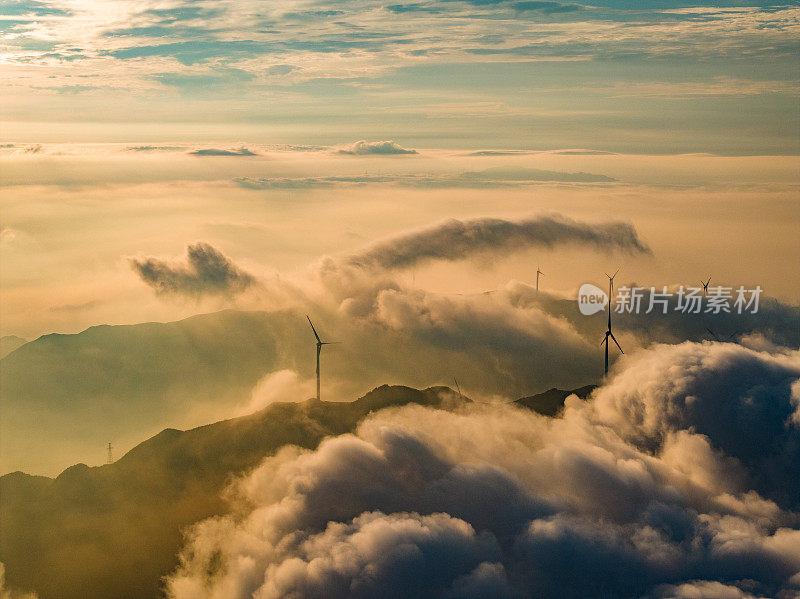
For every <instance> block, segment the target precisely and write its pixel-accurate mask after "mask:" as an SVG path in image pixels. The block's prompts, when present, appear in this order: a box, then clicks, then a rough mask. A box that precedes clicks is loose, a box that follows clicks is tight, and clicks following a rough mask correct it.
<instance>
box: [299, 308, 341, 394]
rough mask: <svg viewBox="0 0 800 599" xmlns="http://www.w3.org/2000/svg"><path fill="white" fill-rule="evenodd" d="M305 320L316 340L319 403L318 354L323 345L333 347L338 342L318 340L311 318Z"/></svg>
mask: <svg viewBox="0 0 800 599" xmlns="http://www.w3.org/2000/svg"><path fill="white" fill-rule="evenodd" d="M306 318H308V324H310V325H311V330H312V331H314V337H316V338H317V401H319V354H320V352H321V351H322V346H323V345H333V344H335V343H338V341H323V340H322V339H320V338H319V335H318V334H317V329H315V328H314V323H313V322H311V318H309V316H308V314H306Z"/></svg>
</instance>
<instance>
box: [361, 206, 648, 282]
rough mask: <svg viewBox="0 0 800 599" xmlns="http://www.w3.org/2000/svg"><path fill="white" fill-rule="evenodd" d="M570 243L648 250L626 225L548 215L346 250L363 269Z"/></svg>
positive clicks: (446, 225) (449, 225) (419, 233)
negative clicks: (349, 251) (353, 250)
mask: <svg viewBox="0 0 800 599" xmlns="http://www.w3.org/2000/svg"><path fill="white" fill-rule="evenodd" d="M570 243H575V244H582V245H588V246H592V247H595V248H600V249H605V250H623V251H628V252H633V253H646V252H649V249H648V248H647V246H646V245H645V244H644V242H642V241H641V240H640V239H639V236H638V235H637V233H636V229H634V227H633V226H632V225H629V224H627V223H622V222H608V223H600V224H588V223H582V222H578V221H574V220H571V219H568V218H566V217H563V216H558V215H552V216H537V217H535V218H528V219H522V220H516V221H512V220H504V219H500V218H476V219H472V220H463V221H461V220H456V219H451V220H447V221H444V222H442V223H439V224H436V225H432V226H430V227H426V228H423V229H418V230H416V231H410V232H407V233H404V234H401V235H398V236H397V237H392V238H389V239H386V240H383V241H378V242H376V243H375V244H373V245H371V246H368V247H366V248H365V249H363V250H362V251H360V252H356V253H354V254H351V255H350V256H349V257H348V259H347V262H348V263H349V264H351V265H353V266H361V267H368V268H382V269H394V268H407V267H410V266H414V265H415V264H417V263H419V262H423V261H428V260H462V259H464V258H467V257H468V256H471V255H475V254H479V253H481V252H498V253H503V252H511V251H519V250H521V249H522V248H529V247H545V248H551V247H554V246H557V245H563V244H570Z"/></svg>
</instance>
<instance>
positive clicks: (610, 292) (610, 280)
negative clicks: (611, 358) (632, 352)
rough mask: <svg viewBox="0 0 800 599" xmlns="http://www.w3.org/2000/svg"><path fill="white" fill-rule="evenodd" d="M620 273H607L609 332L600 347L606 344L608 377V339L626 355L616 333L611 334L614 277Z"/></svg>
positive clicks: (606, 370) (606, 371)
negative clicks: (615, 335)
mask: <svg viewBox="0 0 800 599" xmlns="http://www.w3.org/2000/svg"><path fill="white" fill-rule="evenodd" d="M618 272H619V269H617V272H615V273H614V274H613V275H609V274H608V273H606V276H607V277H608V330H607V331H606V336H605V338H604V339H603V340H602V341H601V342H600V345H603V344H604V343H605V344H606V367H605V374H606V376H608V338H609V337H611V339H613V341H614V343H616V344H617V347H618V348H619V351H620V353H623V354H624V353H625V352H624V351H622V347H621V346H620V344H619V341H617V338H616V337H614V333H612V332H611V298H612V297H614V277H616V276H617V273H618Z"/></svg>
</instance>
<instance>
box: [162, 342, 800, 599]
mask: <svg viewBox="0 0 800 599" xmlns="http://www.w3.org/2000/svg"><path fill="white" fill-rule="evenodd" d="M799 458H800V353H798V352H797V351H789V350H786V351H772V352H766V351H754V350H752V349H747V348H744V347H741V346H738V345H735V344H732V343H725V344H721V343H708V342H706V343H690V342H686V343H683V344H680V345H657V346H654V347H652V348H651V349H648V350H643V351H640V352H638V353H637V354H636V355H634V356H630V357H626V358H625V359H623V360H621V361H620V362H619V363H618V367H617V369H616V371H615V373H614V375H613V377H612V378H611V379H610V380H609V381H608V382H607V383H606V384H604V385H603V386H601V387H600V388H598V390H597V391H596V392H595V393H594V395H593V396H592V397H591V398H590V400H589V401H587V402H583V401H581V400H579V399H577V398H575V397H572V398H569V399H568V400H567V405H566V409H565V412H564V414H563V417H562V418H557V419H550V418H547V417H543V416H540V415H538V414H535V413H533V412H529V411H526V410H523V409H520V408H516V407H513V406H508V405H505V406H504V405H496V404H495V405H485V404H473V405H470V406H467V407H462V408H459V409H455V410H441V409H432V408H427V407H421V406H409V407H404V408H399V409H388V410H382V411H380V412H378V413H375V414H373V415H372V416H371V417H369V418H368V419H367V420H365V421H364V422H363V423H362V424H361V425H360V427H359V428H358V430H357V431H356V433H355V434H347V435H342V436H338V437H334V438H329V439H327V440H326V441H324V442H323V443H322V444H321V445H320V446H319V448H317V449H316V450H314V451H308V450H301V449H298V448H294V447H285V448H283V449H282V450H281V451H279V452H278V453H277V454H276V455H274V456H270V457H267V458H266V459H265V460H264V461H263V463H262V464H261V465H260V466H259V467H258V468H256V469H255V470H254V471H253V472H251V473H249V474H248V475H246V476H244V477H242V478H241V479H239V480H237V481H235V482H234V483H233V484H232V486H231V487H230V489H229V498H230V501H231V505H232V506H233V511H232V513H231V515H228V516H225V517H217V518H212V519H209V520H205V521H202V522H199V523H197V524H196V525H194V526H193V527H192V528H191V529H190V530H189V531H188V532H187V536H186V544H185V547H184V549H183V551H182V553H181V565H180V567H179V569H178V570H177V571H176V572H174V573H173V574H172V575H171V576H170V577H169V578H168V579H167V580H166V585H167V589H168V595H169V596H170V597H173V598H175V599H182V598H197V597H209V598H225V599H230V598H236V597H258V598H260V599H266V598H272V597H276V598H277V597H303V598H316V597H319V598H323V597H324V598H326V599H329V598H336V597H348V598H354V597H355V598H358V597H382V598H391V597H398V598H400V597H448V598H450V597H498V598H499V597H553V598H555V597H647V598H654V599H655V598H664V597H686V598H689V597H709V598H712V597H713V598H720V599H723V598H745V597H776V598H780V599H789V598H796V597H799V596H800V514H798V511H799V510H800V476H798V466H797V464H798V459H799Z"/></svg>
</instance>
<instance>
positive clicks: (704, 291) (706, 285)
mask: <svg viewBox="0 0 800 599" xmlns="http://www.w3.org/2000/svg"><path fill="white" fill-rule="evenodd" d="M710 282H711V277H708V281H706V282H705V283H703V281H700V284H701V285H702V286H703V297H705V296H706V294H707V293H708V284H709V283H710ZM695 289H696V288H695Z"/></svg>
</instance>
